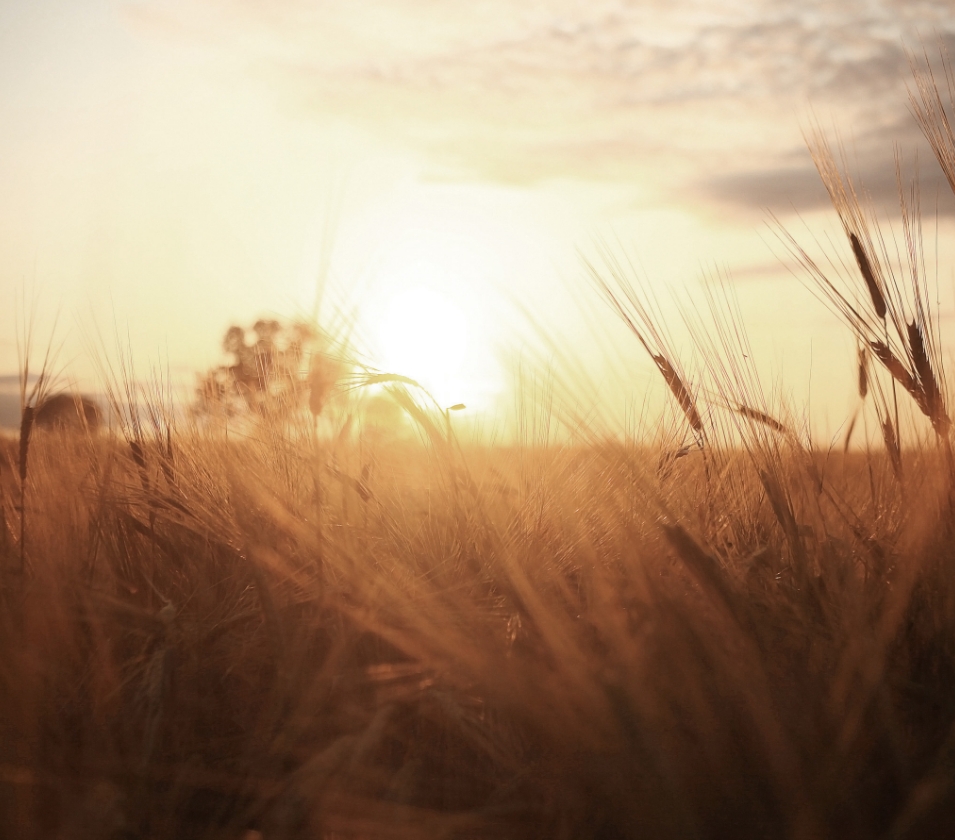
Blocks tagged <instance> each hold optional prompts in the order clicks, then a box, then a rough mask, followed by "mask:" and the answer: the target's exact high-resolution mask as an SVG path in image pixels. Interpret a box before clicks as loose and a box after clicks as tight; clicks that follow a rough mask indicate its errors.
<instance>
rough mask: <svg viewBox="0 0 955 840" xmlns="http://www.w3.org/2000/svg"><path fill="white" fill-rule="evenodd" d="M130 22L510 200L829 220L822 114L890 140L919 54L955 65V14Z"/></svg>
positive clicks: (689, 0)
mask: <svg viewBox="0 0 955 840" xmlns="http://www.w3.org/2000/svg"><path fill="white" fill-rule="evenodd" d="M130 9H131V13H138V14H140V15H141V19H142V20H145V19H146V18H145V14H146V13H147V12H148V13H149V15H151V18H150V19H151V20H152V21H153V23H152V25H154V26H159V25H160V23H158V21H172V22H175V25H176V26H178V27H179V28H180V30H181V31H183V32H189V33H191V34H192V36H194V37H203V38H205V39H206V40H207V41H208V42H209V43H211V44H215V46H216V48H217V49H221V50H223V51H224V52H225V53H228V54H231V55H234V56H235V57H236V59H237V60H238V61H239V62H241V63H242V65H243V66H244V67H246V68H251V72H254V73H257V74H260V75H261V76H262V77H264V78H267V79H268V80H269V81H270V82H271V83H272V84H273V86H274V90H275V91H276V93H277V94H278V95H279V96H281V97H282V98H283V101H284V102H285V103H286V105H287V106H289V107H295V108H297V109H299V110H300V111H301V112H303V113H310V114H314V115H315V116H317V117H326V118H327V117H335V118H344V119H347V120H350V121H353V122H356V123H359V124H361V125H363V126H364V127H365V128H366V129H367V130H368V131H369V132H373V133H379V134H381V135H383V136H387V137H389V138H390V139H392V140H393V141H394V142H396V143H403V144H406V145H408V146H410V147H412V148H416V149H420V150H423V151H424V152H426V153H427V154H428V155H429V156H430V158H431V159H433V160H435V161H436V162H437V163H438V164H439V165H443V166H452V167H456V168H462V169H465V170H469V171H472V172H475V173H480V174H481V175H483V176H485V177H492V178H497V179H500V180H505V181H525V182H526V181H535V180H541V179H546V178H555V177H575V178H589V179H617V180H640V181H641V182H642V183H650V184H652V185H655V186H656V188H657V189H658V190H665V189H675V188H677V187H679V188H681V189H682V190H684V191H685V190H687V189H689V190H691V191H692V190H694V189H695V190H696V192H697V194H698V195H699V196H700V197H703V198H712V197H713V196H714V195H715V194H716V193H717V192H718V190H719V189H720V188H722V189H724V190H725V199H726V200H727V201H729V202H731V203H737V204H740V205H763V204H766V203H771V202H772V201H782V202H786V201H787V199H788V200H789V201H791V202H793V203H795V204H796V205H802V206H809V205H813V204H814V203H816V202H818V201H819V191H818V190H816V189H814V188H813V187H811V186H810V185H809V183H808V182H809V180H811V169H809V168H807V167H806V163H805V156H804V155H803V157H802V158H801V160H800V162H799V163H798V164H797V163H794V160H795V159H796V157H797V155H799V154H800V152H801V149H802V140H801V136H800V134H799V127H800V124H801V121H804V120H805V118H806V114H807V113H808V111H809V108H810V107H812V108H814V109H816V110H817V112H820V113H832V114H833V115H834V120H835V121H836V122H837V124H838V125H839V126H840V128H841V129H842V130H845V131H847V132H849V131H858V132H860V133H862V134H865V133H868V134H878V135H879V137H880V139H882V138H884V131H885V129H887V128H889V127H898V126H900V125H901V124H902V123H903V122H904V119H903V118H904V117H905V116H906V98H905V80H906V78H907V77H908V67H907V58H906V54H905V47H906V45H907V46H909V47H913V48H918V47H919V45H920V43H921V42H922V40H924V41H925V42H926V43H928V44H929V45H930V46H931V45H934V41H935V39H936V38H937V37H938V38H941V40H942V41H943V42H945V43H948V44H950V45H952V46H955V19H953V18H952V16H951V12H950V6H949V4H948V3H947V2H932V0H926V1H925V2H914V3H913V2H903V0H882V2H862V0H848V1H847V2H841V3H839V4H833V3H831V2H828V0H808V2H804V3H801V4H793V3H792V2H788V0H786V1H785V2H784V0H762V2H722V3H719V2H717V3H713V2H706V3H704V2H693V0H675V1H674V2H640V3H626V2H617V1H616V0H614V2H611V0H591V2H588V3H579V2H569V1H568V0H538V2H531V3H526V4H520V5H519V6H516V5H515V4H513V3H511V2H506V0H475V2H469V3H441V4H436V3H433V2H427V0H404V2H395V0H388V2H384V0H377V1H374V0H353V2H350V3H348V4H321V5H318V4H314V3H305V2H302V1H301V0H293V1H292V2H281V3H277V2H275V1H274V0H268V2H266V0H261V1H260V2H248V0H247V2H243V3H232V4H226V5H223V4H222V3H215V4H212V3H202V2H195V0H190V2H188V3H186V2H185V0H182V2H179V3H171V4H170V3H166V4H164V5H163V7H162V9H159V8H158V7H156V6H154V5H153V4H151V3H148V2H146V3H140V4H136V5H135V6H132V7H130ZM165 25H166V26H167V29H168V28H169V26H171V24H168V23H167V24H165ZM893 139H899V138H893ZM904 139H908V138H904ZM887 142H891V141H887ZM884 154H886V155H887V156H888V157H889V159H891V146H889V147H888V148H887V149H885V152H884ZM714 172H718V173H719V175H718V176H715V175H714V174H713V173H714ZM875 186H876V188H877V190H878V191H880V192H883V191H885V190H884V189H883V185H881V184H878V185H875ZM893 189H894V187H893Z"/></svg>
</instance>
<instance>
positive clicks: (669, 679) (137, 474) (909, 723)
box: [0, 65, 955, 840]
mask: <svg viewBox="0 0 955 840" xmlns="http://www.w3.org/2000/svg"><path fill="white" fill-rule="evenodd" d="M915 78H916V86H915V89H914V92H913V110H914V113H915V116H916V118H917V120H918V121H919V123H920V125H921V127H922V128H923V131H924V133H925V136H926V137H927V138H928V140H929V142H930V144H931V145H932V147H933V150H934V151H935V153H936V157H937V159H938V161H939V163H940V165H941V166H942V169H943V171H944V172H945V174H946V176H947V178H948V180H949V182H950V184H951V185H952V186H953V188H955V138H953V134H952V130H951V127H950V124H949V122H948V118H947V116H946V114H949V113H951V109H950V108H949V105H950V104H952V103H951V102H950V101H948V100H946V96H947V97H948V99H949V100H950V99H953V96H955V80H953V76H952V73H951V67H950V65H946V75H945V77H944V79H943V83H942V85H941V91H940V87H939V85H938V84H936V79H935V77H933V76H932V75H931V74H930V72H929V71H928V69H927V68H926V67H921V66H917V67H916V77H915ZM811 148H812V151H813V154H814V157H815V159H816V162H817V166H818V168H819V172H820V175H821V177H822V179H823V182H824V184H825V185H826V187H827V189H828V190H829V193H830V196H831V197H832V201H833V206H834V210H835V212H836V213H837V215H838V217H839V220H840V222H841V224H842V226H843V229H844V232H845V241H844V243H843V246H844V248H845V255H846V258H847V261H848V265H849V266H850V269H851V271H850V272H848V273H847V274H846V275H845V276H835V275H833V274H832V273H831V272H829V271H828V270H827V269H826V268H824V267H821V266H820V265H819V264H818V263H817V262H815V261H814V260H813V258H812V257H810V256H809V254H808V253H807V252H806V251H805V250H803V249H802V247H801V246H800V243H799V242H798V240H797V239H796V238H794V237H787V234H785V232H782V233H781V238H782V240H783V242H784V243H786V244H787V245H788V247H790V249H791V251H792V252H793V253H794V254H795V255H796V256H797V257H798V258H799V259H800V260H801V261H802V263H803V267H804V271H805V276H806V278H807V283H809V284H811V285H812V286H813V288H815V290H816V291H817V292H818V293H819V295H820V296H821V297H822V298H823V300H824V301H825V302H826V303H827V304H828V305H829V306H830V307H831V308H832V309H833V310H834V311H835V312H836V313H837V314H839V315H840V316H841V317H842V319H843V321H844V323H845V326H846V329H847V330H849V331H850V334H851V335H853V336H854V337H855V339H856V341H857V343H858V347H859V356H858V401H859V406H860V408H859V410H858V412H857V415H856V418H855V419H854V420H853V421H852V424H851V426H850V428H849V430H848V432H847V434H846V435H845V441H844V443H839V444H838V445H827V446H823V447H820V446H819V445H818V444H816V443H815V442H814V441H813V439H812V436H811V435H810V434H809V433H808V432H807V431H806V428H807V424H806V423H805V422H803V421H804V418H800V417H799V416H798V414H796V415H795V416H793V414H792V412H789V413H784V412H780V411H778V410H777V409H778V405H777V403H775V402H774V400H773V398H772V395H771V394H770V395H767V394H765V393H764V391H763V390H762V389H761V386H760V383H759V381H758V378H757V377H756V376H755V374H754V373H753V369H752V368H751V366H750V365H749V363H748V361H747V359H748V355H747V353H746V352H744V351H745V350H747V345H746V340H745V332H744V331H743V328H742V327H741V325H739V324H738V323H737V321H736V320H735V319H734V318H735V316H734V309H733V305H732V300H731V299H730V297H729V296H728V295H723V296H721V295H720V294H717V295H716V296H715V297H714V299H713V300H712V301H711V302H712V303H713V304H714V306H713V311H712V313H711V315H712V321H711V322H708V323H709V326H708V327H705V328H704V327H703V326H699V327H698V328H697V330H696V333H695V335H696V340H697V349H698V350H699V351H700V355H701V357H702V358H703V360H704V364H703V367H702V369H701V370H699V371H693V372H688V371H687V370H686V369H684V367H683V365H682V364H681V360H680V358H679V354H678V353H676V352H675V351H674V349H673V348H672V347H671V346H670V343H669V342H668V341H667V339H666V335H667V333H666V331H665V329H663V325H661V324H658V323H655V322H654V320H653V318H652V317H651V314H652V307H651V306H649V305H648V303H647V300H646V298H645V297H644V294H643V292H642V291H641V289H640V288H638V287H636V286H635V285H634V283H633V282H631V280H630V279H629V278H628V275H627V271H626V270H625V268H624V267H623V266H621V265H620V264H619V263H617V262H615V261H614V259H613V257H612V255H608V257H607V260H606V261H605V263H603V264H595V265H590V266H588V269H589V274H590V276H591V279H592V281H593V285H594V291H595V294H598V295H602V296H603V297H604V299H605V301H606V302H607V303H609V304H610V305H611V307H612V308H613V309H614V310H615V311H616V313H617V315H618V316H619V317H621V318H623V320H624V322H625V323H626V324H627V326H628V327H629V329H630V330H631V331H632V333H633V336H634V339H635V340H636V341H637V342H638V343H639V345H640V346H642V348H643V349H645V350H646V352H647V353H648V354H649V356H650V359H651V361H652V363H653V365H654V366H655V368H656V370H657V371H658V372H659V373H660V375H661V377H662V379H663V382H664V384H665V386H666V387H667V389H668V392H669V394H670V395H671V397H672V402H671V409H672V410H671V412H670V414H669V415H668V420H667V421H666V422H665V424H664V426H663V427H661V428H662V429H663V431H661V430H660V428H657V429H655V430H651V431H649V432H648V433H647V436H646V439H645V440H641V439H639V437H633V438H621V437H620V436H613V435H609V434H604V433H603V432H601V430H600V429H599V428H595V427H594V426H592V425H591V426H588V425H586V424H585V423H578V424H577V425H574V424H571V425H570V433H569V434H568V435H567V436H566V438H565V439H564V440H562V441H561V442H559V443H558V442H554V443H550V444H546V445H545V444H543V443H540V442H537V441H535V440H534V439H533V436H528V437H527V438H526V439H523V440H518V441H516V442H514V443H511V444H507V445H504V444H501V445H498V446H478V445H475V444H469V443H468V442H466V441H463V440H458V439H457V437H456V436H455V435H454V433H453V428H452V425H451V423H450V422H449V421H448V416H447V414H446V413H445V415H444V417H442V416H441V412H440V411H438V412H435V411H433V410H431V409H429V407H428V400H427V396H426V395H425V394H422V393H421V391H420V389H417V388H416V387H415V386H414V383H412V382H411V381H410V380H406V379H404V378H403V377H401V376H399V375H393V376H385V375H382V374H381V373H374V372H368V371H358V370H356V369H348V370H346V367H347V366H346V365H344V364H343V363H342V362H341V360H340V359H339V360H336V361H335V363H334V364H332V363H331V362H327V363H326V364H325V366H324V367H323V366H322V364H317V363H316V359H313V360H312V366H311V373H310V374H303V376H302V379H301V383H300V384H301V388H297V389H296V388H293V389H292V390H291V391H286V390H283V391H281V393H279V394H278V396H276V397H275V399H276V400H278V401H279V403H280V404H281V407H282V410H281V411H273V410H270V409H269V407H268V405H265V404H264V402H265V401H264V398H263V399H262V400H259V403H258V404H257V405H258V408H257V410H252V409H251V408H250V409H249V416H247V417H245V418H244V419H241V418H240V419H241V422H240V421H238V420H237V421H236V422H235V424H234V425H233V427H232V429H233V431H232V433H231V434H227V433H224V432H223V428H227V427H223V425H222V424H217V423H215V422H211V421H209V420H208V418H206V419H205V420H204V421H203V422H199V421H198V420H196V419H195V418H193V419H191V420H190V419H189V418H187V417H183V416H180V415H177V414H175V413H174V412H172V411H171V410H170V409H169V407H168V403H167V402H165V401H164V400H163V399H162V395H161V392H160V391H159V390H154V391H152V392H151V393H147V394H146V395H145V396H144V395H138V394H136V393H135V387H131V386H129V385H128V382H129V380H126V382H127V385H126V386H125V387H124V386H123V385H122V384H120V385H117V386H115V387H114V388H113V390H112V391H111V398H112V401H113V403H114V405H113V412H112V415H113V417H114V418H116V422H115V424H114V427H113V429H112V431H110V432H106V431H101V432H94V431H93V430H91V429H90V428H88V427H87V426H85V425H83V424H80V427H79V428H72V429H70V428H63V427H61V428H55V427H54V428H46V427H43V428H41V427H40V426H38V425H37V426H36V427H34V422H33V421H34V417H35V414H36V410H37V409H38V407H39V404H38V401H39V400H40V398H41V396H42V395H41V394H40V391H39V390H37V391H36V392H35V393H34V394H33V397H32V399H31V398H30V394H29V393H28V391H27V389H26V384H27V383H28V382H29V381H30V380H28V379H27V377H26V372H25V374H24V382H25V394H26V396H25V399H24V407H23V408H24V410H23V418H22V423H21V429H20V436H19V439H17V438H16V437H13V438H10V439H4V440H3V442H2V449H0V574H2V579H0V584H2V585H0V833H2V834H3V836H6V837H16V838H64V840H65V839H66V838H76V840H80V838H83V840H96V839H97V838H102V839H103V840H106V838H169V839H170V840H172V838H209V840H212V838H223V840H225V838H229V840H233V839H235V840H238V838H245V840H253V838H268V840H279V839H280V838H288V839H289V840H292V838H328V839H329V840H331V838H356V840H357V838H391V837H394V838H435V837H448V838H452V837H462V838H464V837H473V838H492V837H494V838H498V837H514V838H568V840H569V838H575V840H576V838H593V839H594V840H598V839H599V840H618V838H619V840H623V839H624V838H723V837H726V838H777V837H786V838H793V840H811V839H812V838H825V837H833V838H835V837H838V838H873V837H879V838H883V837H884V838H935V837H938V838H942V837H951V836H955V543H953V537H955V463H953V456H952V449H951V422H950V406H951V403H950V396H949V393H950V392H949V386H948V381H947V379H946V377H945V371H944V353H943V351H942V346H941V345H942V342H941V336H940V332H939V328H938V320H937V312H935V311H934V310H933V307H932V303H931V300H932V298H931V295H929V294H928V293H927V286H926V280H925V277H926V275H925V272H924V267H923V265H922V261H921V259H922V258H921V232H920V230H919V224H918V223H919V211H918V206H917V203H914V202H913V201H911V200H910V201H909V202H908V203H905V202H903V208H902V210H903V230H902V237H903V240H902V241H903V247H902V248H901V252H902V265H901V268H900V267H899V266H898V265H895V264H894V263H893V260H892V253H893V251H892V248H891V247H886V238H885V237H884V236H883V233H882V232H881V231H880V229H879V228H878V226H877V224H876V222H875V219H874V216H873V214H872V213H870V212H869V210H868V209H867V206H866V201H865V195H864V193H863V192H862V191H861V190H857V189H856V188H855V187H854V186H853V184H852V182H851V180H850V179H849V178H848V176H847V175H846V174H845V168H844V166H842V165H841V164H842V162H841V161H840V160H839V159H837V156H836V155H834V154H833V152H832V151H831V149H830V147H829V146H828V144H827V143H826V141H825V139H824V137H823V136H822V135H821V134H816V135H815V136H814V137H813V138H812V142H811ZM903 195H905V193H903ZM297 361H301V359H300V358H299V357H296V362H297ZM326 361H327V360H326ZM319 362H321V359H319ZM349 370H350V372H348V371H349ZM220 373H221V371H220ZM240 373H241V371H240ZM233 374H235V370H233ZM249 376H251V374H249ZM343 377H345V378H348V377H350V378H349V379H348V387H347V388H345V387H343V386H342V385H341V383H342V381H343ZM253 380H254V377H252V378H251V379H250V380H249V381H253ZM41 381H42V379H41ZM121 381H122V380H121ZM209 381H210V382H220V383H221V382H222V381H226V382H227V384H230V383H231V384H235V382H236V381H238V382H239V384H240V385H241V384H243V382H245V386H246V387H252V386H251V385H249V383H248V382H246V381H245V380H243V379H242V377H239V376H237V375H233V377H232V379H229V378H228V377H226V379H225V380H223V379H222V377H221V376H220V377H219V379H215V378H213V380H209ZM371 386H375V387H380V388H384V391H383V393H384V394H385V396H386V398H387V399H388V400H390V401H391V402H392V403H394V404H395V405H396V406H397V408H398V409H400V412H401V413H403V415H404V416H405V418H406V420H407V422H408V423H409V424H410V426H411V427H413V428H414V429H416V430H417V432H418V437H417V438H416V439H399V438H389V437H387V436H382V435H378V436H374V435H362V434H359V433H357V432H356V433H352V432H351V431H349V429H350V427H349V426H348V424H349V423H350V421H348V420H347V419H346V418H347V416H348V414H349V412H350V411H352V408H350V406H352V407H353V404H352V403H349V402H348V399H352V398H353V396H352V397H349V396H348V395H349V394H352V395H354V393H355V392H356V391H360V390H361V389H362V388H369V387H371ZM262 393H271V392H269V391H268V390H267V389H264V390H263V391H262ZM220 396H221V395H220ZM336 400H338V402H336ZM247 402H248V400H247ZM249 405H250V406H251V403H249ZM856 420H858V423H856ZM319 421H321V423H324V424H325V425H326V426H327V427H328V428H337V429H338V432H337V433H336V434H319V433H318V431H317V429H318V427H319ZM864 424H865V425H866V428H867V429H868V432H867V433H863V432H861V431H859V430H861V429H862V427H863V425H864ZM346 427H348V428H346ZM236 430H238V431H236ZM853 430H856V437H855V439H854V440H852V439H851V438H852V434H853Z"/></svg>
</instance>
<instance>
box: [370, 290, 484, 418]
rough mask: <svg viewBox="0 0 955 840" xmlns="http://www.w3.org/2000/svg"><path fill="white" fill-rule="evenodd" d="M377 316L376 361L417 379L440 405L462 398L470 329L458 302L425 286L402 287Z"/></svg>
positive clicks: (386, 301) (390, 370)
mask: <svg viewBox="0 0 955 840" xmlns="http://www.w3.org/2000/svg"><path fill="white" fill-rule="evenodd" d="M377 322H378V323H377V324H376V326H375V332H376V336H375V344H376V345H377V346H376V348H375V349H376V356H377V361H378V364H379V367H381V368H382V369H383V370H386V371H388V372H389V373H398V374H401V375H402V376H408V377H411V378H412V379H414V380H416V381H418V382H420V383H421V384H422V385H423V386H424V387H425V388H427V389H428V391H429V392H430V393H431V395H432V396H433V397H434V398H435V399H436V400H437V401H438V402H439V403H440V404H441V405H442V406H445V404H447V405H450V404H452V403H457V402H460V401H462V399H463V397H464V390H465V379H466V377H465V371H464V363H465V359H466V356H467V353H468V349H469V338H470V336H469V332H470V331H469V325H468V318H467V316H466V315H465V313H464V310H463V309H462V308H461V306H459V305H458V304H457V303H456V302H454V301H453V300H452V299H451V298H450V297H449V296H447V295H445V294H443V293H442V292H441V291H440V290H438V289H435V288H432V287H429V286H423V285H422V286H413V287H410V288H402V289H399V290H397V291H395V292H394V293H393V294H391V295H390V296H389V297H388V298H387V299H386V300H385V302H384V305H383V306H382V307H381V312H380V315H379V317H378V319H377Z"/></svg>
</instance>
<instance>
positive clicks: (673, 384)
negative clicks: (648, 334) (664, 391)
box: [651, 353, 703, 434]
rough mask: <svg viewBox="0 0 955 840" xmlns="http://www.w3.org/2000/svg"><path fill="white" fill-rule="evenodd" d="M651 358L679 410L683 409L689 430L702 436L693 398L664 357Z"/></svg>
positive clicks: (701, 425) (658, 355) (659, 355)
mask: <svg viewBox="0 0 955 840" xmlns="http://www.w3.org/2000/svg"><path fill="white" fill-rule="evenodd" d="M651 356H652V357H653V361H654V362H655V363H656V366H657V369H658V370H659V371H660V373H661V374H663V378H664V379H665V380H666V383H667V385H668V386H669V388H670V391H671V393H672V394H673V396H674V397H676V401H677V402H678V403H679V404H680V408H682V409H683V413H684V414H685V415H686V419H687V421H688V422H689V424H690V426H691V428H692V429H693V431H695V432H699V433H700V434H702V433H703V420H702V419H701V418H700V413H699V411H697V409H696V404H695V403H694V401H693V397H692V396H690V392H689V390H688V389H687V387H686V385H684V384H683V380H682V379H680V375H679V374H678V373H677V372H676V370H675V369H674V367H673V365H671V364H670V362H669V360H668V359H667V358H666V356H664V355H662V354H660V353H652V354H651Z"/></svg>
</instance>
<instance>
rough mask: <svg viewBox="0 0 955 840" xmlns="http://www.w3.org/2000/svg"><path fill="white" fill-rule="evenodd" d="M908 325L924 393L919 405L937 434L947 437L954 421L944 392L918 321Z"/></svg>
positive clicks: (912, 350) (920, 383) (919, 379)
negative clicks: (951, 418)
mask: <svg viewBox="0 0 955 840" xmlns="http://www.w3.org/2000/svg"><path fill="white" fill-rule="evenodd" d="M906 327H907V332H908V336H909V349H910V350H911V352H912V362H913V363H914V366H915V373H916V376H918V385H919V388H920V390H921V394H922V400H921V401H920V403H919V407H920V408H921V409H922V411H923V413H924V414H925V415H926V416H927V417H928V418H929V420H931V421H932V428H933V429H935V432H936V434H938V435H939V437H945V436H946V435H948V432H949V429H950V428H951V425H952V423H951V420H949V417H948V414H947V413H946V411H945V405H944V402H943V400H942V392H941V389H940V388H939V387H938V380H937V379H936V378H935V372H934V371H933V370H932V363H931V361H929V357H928V353H926V351H925V339H924V336H923V335H922V330H921V328H920V327H919V325H918V323H917V322H916V321H912V323H911V324H906Z"/></svg>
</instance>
